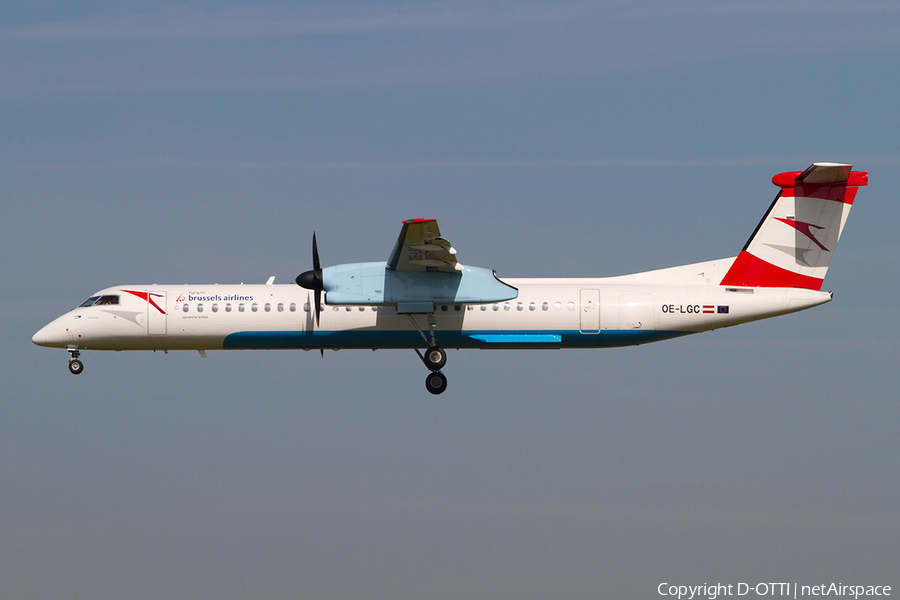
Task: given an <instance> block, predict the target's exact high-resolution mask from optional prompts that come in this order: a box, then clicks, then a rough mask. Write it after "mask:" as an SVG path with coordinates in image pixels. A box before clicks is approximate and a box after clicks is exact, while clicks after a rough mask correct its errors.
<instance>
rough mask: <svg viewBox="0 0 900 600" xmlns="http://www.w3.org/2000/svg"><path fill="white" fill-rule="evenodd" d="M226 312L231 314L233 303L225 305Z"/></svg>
mask: <svg viewBox="0 0 900 600" xmlns="http://www.w3.org/2000/svg"><path fill="white" fill-rule="evenodd" d="M225 312H231V303H230V302H229V303H228V304H226V305H225Z"/></svg>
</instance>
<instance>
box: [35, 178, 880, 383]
mask: <svg viewBox="0 0 900 600" xmlns="http://www.w3.org/2000/svg"><path fill="white" fill-rule="evenodd" d="M772 182H773V183H774V184H775V185H776V186H777V187H778V188H779V189H780V191H779V192H778V194H777V196H776V197H775V200H774V202H773V203H772V205H771V206H770V207H769V210H768V211H767V212H766V214H765V216H764V217H763V219H762V221H760V223H759V225H758V226H757V227H756V230H755V231H754V232H753V234H752V235H751V236H750V240H749V241H748V242H747V244H746V245H745V246H744V248H743V250H741V252H740V254H738V255H737V256H736V257H733V258H725V259H719V260H712V261H708V262H702V263H695V264H690V265H684V266H680V267H672V268H668V269H661V270H657V271H648V272H644V273H636V274H633V275H623V276H617V277H597V278H577V279H562V278H551V279H513V278H510V279H500V278H499V277H498V276H497V273H496V272H495V271H492V270H490V269H483V268H479V267H471V266H464V265H462V264H461V263H459V262H458V261H457V254H456V250H455V249H454V248H453V247H452V246H451V245H450V242H448V241H447V240H445V239H444V238H443V237H441V232H440V229H439V228H438V224H437V221H436V220H434V219H412V220H408V221H404V222H403V227H402V229H401V230H400V237H399V238H398V239H397V242H396V244H395V245H394V249H393V251H392V252H391V253H390V255H389V257H388V259H387V262H384V261H378V262H366V263H352V264H343V265H336V266H332V267H325V268H322V267H321V266H320V263H319V251H318V247H317V244H316V235H315V233H313V243H312V254H313V268H312V270H310V271H306V272H305V273H301V274H300V275H299V276H298V277H297V279H296V282H295V283H296V285H295V284H294V283H291V284H284V285H275V284H274V283H273V282H274V279H275V278H274V277H270V278H269V280H268V281H267V282H266V284H264V285H243V284H241V285H218V284H191V285H138V284H134V285H117V286H114V287H111V288H106V289H104V290H100V291H99V292H97V293H95V294H93V295H92V296H91V297H90V298H88V299H87V300H85V301H84V302H83V303H81V304H80V305H79V306H77V307H76V308H74V309H72V310H71V311H69V312H68V313H66V314H64V315H62V316H61V317H59V318H57V319H55V320H54V321H52V322H50V323H49V324H48V325H46V326H44V327H43V328H42V329H41V330H40V331H38V332H37V333H35V334H34V337H33V338H32V341H33V342H34V343H35V344H38V345H39V346H49V347H53V348H65V349H66V350H67V351H68V352H69V353H70V354H71V357H70V359H69V371H71V372H72V373H73V374H76V375H77V374H79V373H81V372H82V370H83V369H84V365H83V364H82V362H81V360H80V359H79V356H80V353H81V351H82V350H117V351H118V350H163V351H165V352H168V351H169V350H196V351H199V353H200V355H201V356H203V357H206V351H207V350H245V349H302V350H320V351H322V352H324V350H325V349H328V348H331V349H335V350H337V349H341V348H371V349H373V350H374V349H378V348H407V349H414V350H415V351H416V353H417V354H418V355H419V358H420V359H421V360H422V362H423V363H424V364H425V366H426V367H427V369H428V376H427V377H426V379H425V387H426V388H427V389H428V391H429V392H431V393H432V394H440V393H442V392H443V391H444V390H445V389H446V387H447V378H446V377H445V376H444V374H443V373H442V371H441V369H442V368H443V367H444V365H445V364H446V362H447V353H446V351H445V348H608V347H617V346H630V345H637V344H646V343H649V342H657V341H660V340H666V339H669V338H675V337H679V336H683V335H688V334H691V333H698V332H701V331H709V330H712V329H718V328H720V327H729V326H731V325H738V324H740V323H747V322H749V321H755V320H758V319H765V318H768V317H774V316H777V315H783V314H787V313H791V312H795V311H799V310H803V309H806V308H811V307H813V306H817V305H819V304H823V303H825V302H828V301H830V300H831V297H832V294H831V292H823V291H821V288H822V281H823V279H824V278H825V273H826V271H827V270H828V265H829V263H830V262H831V257H832V255H833V254H834V249H835V247H836V245H837V243H838V239H839V238H840V235H841V231H842V229H843V227H844V223H845V222H846V220H847V214H848V213H849V212H850V208H851V206H852V205H853V200H854V198H855V197H856V191H857V189H858V186H863V185H866V184H867V183H868V174H867V173H866V172H865V171H853V170H852V167H851V166H850V165H844V164H837V163H815V164H813V165H812V166H810V167H809V168H808V169H806V170H805V171H802V172H801V171H792V172H788V173H780V174H778V175H776V176H775V177H773V178H772ZM323 294H324V298H323ZM422 349H424V350H425V352H424V353H422V352H421V350H422Z"/></svg>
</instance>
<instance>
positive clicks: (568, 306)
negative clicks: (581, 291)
mask: <svg viewBox="0 0 900 600" xmlns="http://www.w3.org/2000/svg"><path fill="white" fill-rule="evenodd" d="M566 309H568V310H575V303H574V302H569V303H568V304H566Z"/></svg>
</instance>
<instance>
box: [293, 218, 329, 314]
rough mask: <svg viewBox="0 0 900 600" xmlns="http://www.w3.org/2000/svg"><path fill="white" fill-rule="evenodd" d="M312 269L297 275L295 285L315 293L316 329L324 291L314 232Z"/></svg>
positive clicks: (314, 233)
mask: <svg viewBox="0 0 900 600" xmlns="http://www.w3.org/2000/svg"><path fill="white" fill-rule="evenodd" d="M312 250H313V268H312V271H304V272H303V273H300V274H299V275H297V279H296V280H295V281H296V282H297V285H299V286H300V287H304V288H306V289H308V290H313V291H314V292H315V294H314V296H313V297H314V298H315V306H316V327H318V326H319V313H320V312H322V296H321V292H322V290H324V289H325V286H324V285H323V284H322V267H321V266H320V265H319V248H318V246H316V232H315V231H313V246H312Z"/></svg>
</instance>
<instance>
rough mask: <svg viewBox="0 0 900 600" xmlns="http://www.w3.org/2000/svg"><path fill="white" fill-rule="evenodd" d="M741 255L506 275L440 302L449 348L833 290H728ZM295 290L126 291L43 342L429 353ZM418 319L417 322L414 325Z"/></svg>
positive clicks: (388, 316)
mask: <svg viewBox="0 0 900 600" xmlns="http://www.w3.org/2000/svg"><path fill="white" fill-rule="evenodd" d="M733 260H734V259H724V260H718V261H709V262H705V263H697V264H693V265H685V266H681V267H675V268H671V269H662V270H659V271H650V272H646V273H638V274H635V275H626V276H621V277H604V278H578V279H570V278H566V279H562V278H556V279H504V280H503V281H504V282H505V283H507V284H509V285H511V286H513V287H515V288H516V289H518V296H517V297H516V298H515V299H513V300H510V301H507V302H499V303H492V304H468V305H463V304H440V303H437V304H436V305H435V310H434V319H435V323H436V328H435V334H436V337H437V340H438V342H439V343H440V344H441V345H442V346H443V347H446V348H566V347H614V346H627V345H634V344H643V343H649V342H653V341H659V340H662V339H668V338H672V337H677V336H681V335H686V334H690V333H697V332H701V331H708V330H711V329H717V328H720V327H728V326H731V325H737V324H739V323H745V322H748V321H754V320H757V319H763V318H767V317H772V316H776V315H780V314H786V313H790V312H795V311H798V310H802V309H805V308H810V307H812V306H816V305H819V304H822V303H824V302H828V301H829V300H830V299H831V295H830V294H829V293H827V292H820V291H815V290H809V289H799V288H750V287H726V286H720V285H718V282H719V281H721V280H722V276H723V274H724V273H725V272H726V271H727V270H728V268H729V267H730V266H731V264H732V262H733ZM314 293H315V292H312V291H310V290H307V289H304V288H301V287H299V286H297V285H295V284H289V285H274V284H272V285H218V284H196V285H193V284H192V285H122V286H115V287H111V288H107V289H104V290H102V291H100V292H98V293H97V294H95V297H100V298H108V297H109V298H112V297H116V298H117V300H116V303H112V300H110V301H109V303H99V304H98V303H95V304H94V305H92V306H84V307H79V308H75V309H73V310H71V311H70V312H68V313H66V314H64V315H62V316H61V317H59V318H57V319H56V320H54V321H52V322H51V323H49V324H48V325H46V326H45V327H44V328H42V329H41V330H40V331H38V332H37V333H36V334H35V335H34V338H33V341H34V342H35V343H36V344H39V345H42V346H51V347H58V348H66V349H69V350H203V351H205V350H220V349H264V348H267V349H322V348H325V349H329V348H334V349H337V348H426V347H427V346H428V345H429V344H428V343H427V340H426V339H425V338H424V337H423V335H422V334H421V333H420V331H419V330H420V329H421V330H426V331H427V329H428V324H427V322H426V316H425V315H408V314H398V313H397V311H396V308H395V307H392V306H334V305H329V304H327V302H326V303H325V304H324V305H323V308H322V312H321V318H320V321H319V323H318V325H317V324H316V321H315V317H314V311H313V308H312V305H313V294H314ZM411 317H412V318H413V319H415V321H416V323H415V325H414V324H413V323H412V321H411Z"/></svg>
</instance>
